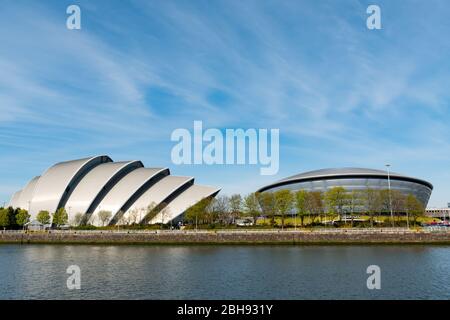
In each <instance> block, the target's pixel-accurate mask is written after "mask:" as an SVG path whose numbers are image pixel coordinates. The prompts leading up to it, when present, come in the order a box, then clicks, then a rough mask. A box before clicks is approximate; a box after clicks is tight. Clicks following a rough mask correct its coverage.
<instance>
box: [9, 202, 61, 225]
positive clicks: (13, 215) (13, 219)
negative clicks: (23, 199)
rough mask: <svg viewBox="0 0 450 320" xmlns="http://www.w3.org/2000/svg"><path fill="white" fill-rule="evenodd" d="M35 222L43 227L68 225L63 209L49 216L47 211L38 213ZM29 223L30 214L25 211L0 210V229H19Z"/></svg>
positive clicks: (18, 209) (10, 208)
mask: <svg viewBox="0 0 450 320" xmlns="http://www.w3.org/2000/svg"><path fill="white" fill-rule="evenodd" d="M36 220H37V221H38V222H40V223H42V224H44V225H48V224H53V225H55V226H61V225H64V224H67V223H68V215H67V212H66V210H65V209H64V208H60V209H58V210H57V211H56V212H55V213H53V214H50V213H49V212H48V211H44V210H43V211H40V212H39V213H38V214H37V216H36ZM28 222H30V214H29V213H28V211H27V210H25V209H20V208H17V209H13V208H12V207H9V208H0V227H1V228H4V229H6V228H8V229H20V228H23V227H24V226H25V225H26V224H27V223H28Z"/></svg>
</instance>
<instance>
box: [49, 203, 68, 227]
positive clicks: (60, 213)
mask: <svg viewBox="0 0 450 320" xmlns="http://www.w3.org/2000/svg"><path fill="white" fill-rule="evenodd" d="M68 220H69V216H68V215H67V211H66V209H64V208H59V209H58V210H56V212H55V213H54V214H53V224H55V225H56V226H57V227H59V226H61V225H64V224H67V221H68Z"/></svg>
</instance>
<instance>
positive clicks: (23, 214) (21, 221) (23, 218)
mask: <svg viewBox="0 0 450 320" xmlns="http://www.w3.org/2000/svg"><path fill="white" fill-rule="evenodd" d="M29 221H30V215H29V214H28V211H27V210H25V209H19V210H18V212H17V214H16V222H17V224H18V225H19V226H21V227H22V228H23V226H24V225H25V224H27V223H28V222H29Z"/></svg>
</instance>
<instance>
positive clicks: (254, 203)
mask: <svg viewBox="0 0 450 320" xmlns="http://www.w3.org/2000/svg"><path fill="white" fill-rule="evenodd" d="M244 211H245V213H246V214H248V215H250V216H251V217H252V218H253V223H254V224H256V219H257V218H258V216H259V215H260V213H261V212H260V208H259V202H258V197H257V196H256V194H255V193H250V194H248V195H247V196H246V197H245V198H244Z"/></svg>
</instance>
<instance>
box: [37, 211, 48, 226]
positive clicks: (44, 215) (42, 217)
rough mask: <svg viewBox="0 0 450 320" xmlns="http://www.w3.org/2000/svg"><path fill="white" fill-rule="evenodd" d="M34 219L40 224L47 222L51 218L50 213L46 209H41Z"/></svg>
mask: <svg viewBox="0 0 450 320" xmlns="http://www.w3.org/2000/svg"><path fill="white" fill-rule="evenodd" d="M36 220H37V221H39V222H40V223H42V224H49V223H50V220H51V216H50V213H49V212H48V211H46V210H41V211H39V213H38V214H37V216H36Z"/></svg>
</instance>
